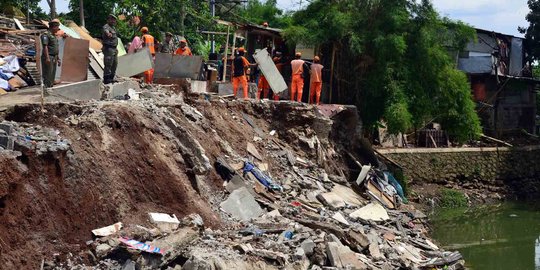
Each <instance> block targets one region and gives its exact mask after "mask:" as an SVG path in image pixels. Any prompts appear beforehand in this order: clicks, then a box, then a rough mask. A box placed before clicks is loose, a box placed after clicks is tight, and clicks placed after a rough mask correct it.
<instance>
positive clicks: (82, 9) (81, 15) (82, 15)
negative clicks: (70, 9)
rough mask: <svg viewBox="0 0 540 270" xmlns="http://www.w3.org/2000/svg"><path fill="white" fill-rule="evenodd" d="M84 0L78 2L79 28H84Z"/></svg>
mask: <svg viewBox="0 0 540 270" xmlns="http://www.w3.org/2000/svg"><path fill="white" fill-rule="evenodd" d="M83 2H84V0H79V18H80V21H81V26H82V27H84V28H86V25H85V23H84V3H83Z"/></svg>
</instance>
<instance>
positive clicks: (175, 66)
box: [154, 53, 202, 80]
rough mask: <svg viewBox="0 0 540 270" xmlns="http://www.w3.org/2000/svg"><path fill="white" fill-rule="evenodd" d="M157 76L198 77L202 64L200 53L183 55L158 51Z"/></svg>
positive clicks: (155, 75)
mask: <svg viewBox="0 0 540 270" xmlns="http://www.w3.org/2000/svg"><path fill="white" fill-rule="evenodd" d="M155 59H156V65H155V70H154V77H155V78H191V79H194V80H195V79H197V78H198V77H199V72H200V71H201V66H202V57H201V56H199V55H193V56H183V55H175V54H170V53H156V58H155Z"/></svg>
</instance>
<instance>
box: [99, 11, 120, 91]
mask: <svg viewBox="0 0 540 270" xmlns="http://www.w3.org/2000/svg"><path fill="white" fill-rule="evenodd" d="M115 25H116V16H114V15H112V14H111V15H109V16H108V17H107V24H105V25H104V26H103V32H102V40H103V49H102V50H103V55H104V64H105V68H104V69H103V83H105V84H108V83H113V82H114V78H115V76H116V67H117V66H118V49H117V48H116V47H117V46H118V36H117V34H116V29H114V26H115Z"/></svg>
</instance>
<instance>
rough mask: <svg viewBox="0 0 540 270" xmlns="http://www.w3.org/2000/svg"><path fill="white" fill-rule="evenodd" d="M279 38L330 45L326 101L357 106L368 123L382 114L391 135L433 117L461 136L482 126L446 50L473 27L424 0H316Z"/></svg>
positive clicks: (463, 79)
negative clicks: (333, 95)
mask: <svg viewBox="0 0 540 270" xmlns="http://www.w3.org/2000/svg"><path fill="white" fill-rule="evenodd" d="M285 36H286V37H287V38H288V39H289V40H292V41H295V42H300V43H303V44H311V45H320V44H323V45H324V44H327V45H330V46H331V47H332V48H334V49H335V50H336V54H335V55H336V59H335V60H336V68H335V70H334V78H335V83H334V88H337V89H338V91H337V95H338V98H337V100H336V99H334V100H333V101H338V102H342V103H353V104H356V105H357V106H358V108H359V110H360V113H361V117H362V120H363V122H364V125H365V126H367V127H375V125H376V123H378V122H379V121H380V120H381V119H383V120H385V122H386V123H387V124H388V128H389V131H391V132H393V133H397V132H406V131H409V130H411V129H412V128H422V127H423V126H424V125H425V124H427V123H428V122H430V121H433V120H434V121H437V122H440V123H442V124H443V127H444V128H445V129H446V130H447V131H449V133H450V134H451V135H452V136H453V137H454V138H455V139H457V140H460V141H463V140H466V139H468V138H471V137H473V136H476V135H477V134H479V133H480V131H481V129H480V121H479V119H478V116H477V115H476V112H475V109H474V103H473V101H472V99H471V93H470V87H469V84H468V82H467V78H466V76H465V74H463V73H462V72H461V71H458V70H456V69H455V60H454V58H453V57H451V55H450V52H456V51H458V50H459V49H461V48H462V47H463V46H464V45H465V44H466V43H467V42H468V41H470V40H471V39H474V38H475V31H474V29H472V28H470V27H469V26H467V25H465V24H463V23H461V22H455V21H451V20H449V19H447V18H442V17H440V15H439V14H438V13H437V12H436V11H435V10H434V8H433V6H432V4H431V2H430V1H428V0H424V1H413V0H363V1H357V0H342V1H323V0H315V1H313V2H311V4H310V5H309V6H308V7H307V8H306V9H304V10H301V11H299V12H297V13H296V14H295V15H294V16H293V26H291V27H289V28H287V29H286V30H285ZM323 57H324V56H323ZM329 57H331V55H328V54H327V55H326V58H329Z"/></svg>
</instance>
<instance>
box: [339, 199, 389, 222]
mask: <svg viewBox="0 0 540 270" xmlns="http://www.w3.org/2000/svg"><path fill="white" fill-rule="evenodd" d="M349 216H350V217H351V218H360V219H363V220H373V221H384V220H389V219H390V217H389V216H388V212H386V209H384V207H382V205H380V204H378V203H370V204H368V205H366V206H364V207H362V208H360V209H358V210H356V211H354V212H352V213H351V214H350V215H349Z"/></svg>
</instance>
